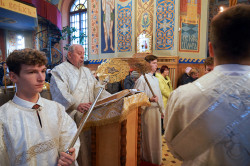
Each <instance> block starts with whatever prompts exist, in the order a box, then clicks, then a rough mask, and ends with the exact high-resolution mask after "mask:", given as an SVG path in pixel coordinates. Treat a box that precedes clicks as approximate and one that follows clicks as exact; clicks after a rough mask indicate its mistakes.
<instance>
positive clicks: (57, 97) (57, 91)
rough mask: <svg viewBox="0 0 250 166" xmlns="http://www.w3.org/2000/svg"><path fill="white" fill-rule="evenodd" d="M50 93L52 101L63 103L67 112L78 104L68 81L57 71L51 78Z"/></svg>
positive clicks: (54, 71)
mask: <svg viewBox="0 0 250 166" xmlns="http://www.w3.org/2000/svg"><path fill="white" fill-rule="evenodd" d="M50 92H51V96H52V99H53V100H54V101H56V102H58V103H61V104H62V105H63V106H64V107H65V109H66V110H68V108H69V107H71V106H72V105H74V104H75V103H76V101H75V99H74V97H73V95H72V94H71V93H70V89H69V85H68V81H67V80H66V78H64V76H63V75H61V74H60V73H59V72H58V71H56V70H53V74H52V76H51V80H50ZM75 107H77V106H75Z"/></svg>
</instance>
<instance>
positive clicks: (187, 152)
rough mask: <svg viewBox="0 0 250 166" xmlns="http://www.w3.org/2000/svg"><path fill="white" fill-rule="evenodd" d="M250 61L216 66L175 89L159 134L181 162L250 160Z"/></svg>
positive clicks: (244, 165)
mask: <svg viewBox="0 0 250 166" xmlns="http://www.w3.org/2000/svg"><path fill="white" fill-rule="evenodd" d="M249 95H250V66H247V65H236V64H235V65H233V64H228V65H219V66H216V67H215V68H214V70H213V71H212V72H210V73H208V74H206V75H204V76H202V77H201V78H199V79H198V80H196V81H195V82H193V83H189V84H187V85H183V86H180V87H179V88H178V89H176V90H175V91H174V92H173V93H172V95H171V96H170V99H169V101H168V104H167V109H166V115H165V119H164V125H165V126H166V127H165V131H166V132H165V138H166V141H167V144H168V147H169V149H170V151H171V152H172V153H173V154H174V155H175V156H176V157H178V158H179V159H180V160H183V165H184V166H204V165H209V166H210V165H211V166H224V165H225V166H236V165H240V166H249V165H250V128H249V127H250V118H249V117H250V98H249Z"/></svg>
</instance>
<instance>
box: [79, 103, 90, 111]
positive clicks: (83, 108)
mask: <svg viewBox="0 0 250 166" xmlns="http://www.w3.org/2000/svg"><path fill="white" fill-rule="evenodd" d="M91 104H92V103H81V104H79V105H78V107H77V111H79V112H81V113H85V112H87V111H88V110H89V108H90V106H91Z"/></svg>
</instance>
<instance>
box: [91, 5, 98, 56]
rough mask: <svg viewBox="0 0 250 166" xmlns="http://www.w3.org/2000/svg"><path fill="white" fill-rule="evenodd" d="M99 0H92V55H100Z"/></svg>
mask: <svg viewBox="0 0 250 166" xmlns="http://www.w3.org/2000/svg"><path fill="white" fill-rule="evenodd" d="M98 2H99V1H98V0H91V15H90V17H91V26H90V27H91V54H92V55H96V54H98V47H99V39H98V37H99V34H98V33H99V30H98V29H99V24H98V19H99V18H98V11H99V7H98Z"/></svg>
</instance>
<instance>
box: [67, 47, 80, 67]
mask: <svg viewBox="0 0 250 166" xmlns="http://www.w3.org/2000/svg"><path fill="white" fill-rule="evenodd" d="M68 60H69V61H70V62H71V63H72V64H73V65H74V66H76V67H77V68H80V67H81V66H82V65H83V62H84V48H83V47H82V46H80V45H76V46H75V50H74V51H73V53H71V52H69V53H68Z"/></svg>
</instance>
